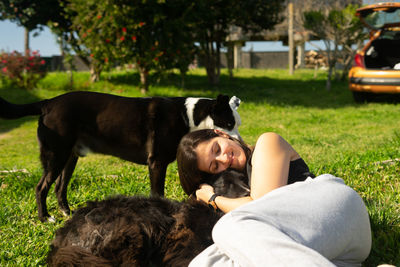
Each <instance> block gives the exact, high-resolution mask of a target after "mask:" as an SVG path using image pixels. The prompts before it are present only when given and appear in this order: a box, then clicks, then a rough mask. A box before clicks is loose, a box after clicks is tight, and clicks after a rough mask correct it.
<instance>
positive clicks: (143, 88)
mask: <svg viewBox="0 0 400 267" xmlns="http://www.w3.org/2000/svg"><path fill="white" fill-rule="evenodd" d="M138 69H139V75H140V85H139V89H140V92H141V93H142V94H146V93H147V92H148V91H149V79H148V77H149V71H148V70H147V69H146V68H144V67H139V68H138Z"/></svg>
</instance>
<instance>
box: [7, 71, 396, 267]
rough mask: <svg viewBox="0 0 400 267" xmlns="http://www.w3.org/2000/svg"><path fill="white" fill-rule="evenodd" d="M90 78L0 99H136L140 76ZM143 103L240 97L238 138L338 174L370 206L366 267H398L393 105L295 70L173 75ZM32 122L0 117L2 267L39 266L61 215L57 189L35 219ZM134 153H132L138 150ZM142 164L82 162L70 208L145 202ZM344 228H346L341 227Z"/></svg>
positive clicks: (52, 81)
mask: <svg viewBox="0 0 400 267" xmlns="http://www.w3.org/2000/svg"><path fill="white" fill-rule="evenodd" d="M88 75H89V74H88V73H75V74H74V85H73V86H72V88H71V86H70V83H69V81H70V77H69V76H68V74H66V73H50V74H48V76H47V77H46V78H45V79H44V80H42V81H41V82H40V83H39V86H38V89H35V90H32V91H25V90H21V89H16V88H12V87H8V86H6V85H4V84H3V85H2V84H1V83H0V96H1V97H3V98H5V99H7V100H9V101H12V102H15V103H28V102H32V101H37V100H40V99H44V98H50V97H53V96H57V95H60V94H63V93H65V92H67V91H71V90H89V91H98V92H106V93H111V94H118V95H122V96H135V97H141V96H143V95H141V94H140V92H139V90H138V80H139V78H138V74H137V73H135V72H125V71H123V72H122V71H121V72H117V71H115V72H112V73H106V74H104V75H103V76H102V79H103V81H101V82H99V83H97V84H90V83H89V82H88V77H89V76H88ZM152 78H153V79H154V85H153V86H152V87H151V88H150V91H149V93H148V95H147V96H202V97H216V96H217V95H218V94H220V93H221V94H227V95H230V96H231V95H236V96H238V97H239V98H240V99H241V100H242V104H241V106H240V107H239V113H240V115H241V119H242V125H241V126H240V128H239V131H240V133H241V135H242V137H243V139H244V140H245V141H247V142H248V143H251V144H254V143H255V141H256V140H257V137H258V136H259V135H260V134H261V133H263V132H266V131H274V132H277V133H279V134H280V135H282V136H283V137H284V138H285V139H286V140H288V142H289V143H291V144H292V145H293V146H294V148H295V149H296V150H297V151H298V152H299V153H300V155H302V157H303V158H304V159H305V161H306V162H307V163H308V164H309V166H310V168H311V170H312V171H313V172H314V173H315V174H317V175H319V174H323V173H331V174H333V175H336V176H339V177H342V178H343V179H344V180H345V182H346V183H347V184H348V185H350V186H351V187H353V188H354V189H355V190H356V191H357V192H358V193H359V194H360V195H361V197H362V198H363V199H364V201H365V202H366V204H367V207H368V211H369V214H370V218H371V226H372V231H373V233H372V234H373V247H372V251H371V254H370V256H369V258H368V259H367V261H366V262H365V263H364V265H365V266H377V265H378V264H382V263H389V264H393V265H397V266H400V123H399V118H400V106H399V104H396V103H390V102H388V101H387V102H374V103H364V104H356V103H354V102H353V99H352V96H351V93H350V92H349V91H348V89H347V83H346V82H335V83H333V88H332V90H331V91H326V90H325V78H326V74H325V72H323V71H320V72H318V73H317V76H316V77H315V78H314V71H312V70H298V71H296V72H295V75H293V76H289V75H288V71H287V70H245V69H244V70H238V71H235V73H234V78H229V77H228V75H227V72H226V71H225V70H223V72H222V76H221V82H220V85H219V86H217V87H210V86H209V85H208V83H207V77H206V75H205V71H204V70H202V69H199V70H193V71H191V72H190V73H189V74H188V75H187V77H186V80H185V89H181V88H180V84H181V80H180V78H179V75H178V74H174V73H170V74H168V75H164V76H162V77H152ZM37 119H38V118H37V117H35V116H33V117H26V118H22V119H18V120H10V121H8V120H1V119H0V265H1V266H8V265H9V266H38V265H45V259H46V254H47V251H48V248H49V244H50V242H51V240H52V239H53V237H54V232H55V230H56V229H57V228H59V227H60V226H62V224H63V223H64V222H65V220H66V218H65V217H63V216H62V215H61V213H60V212H59V211H58V208H57V203H56V202H57V201H56V199H55V195H54V193H53V188H52V189H51V191H50V192H49V197H48V201H47V203H48V207H49V211H50V213H51V214H52V215H54V216H55V217H56V219H57V222H56V223H55V224H45V223H41V222H40V221H39V220H38V219H37V210H36V203H35V193H34V188H35V186H36V184H37V182H38V181H39V179H40V177H41V172H42V170H41V165H40V161H39V149H38V144H37V140H36V126H37ZM132 153H135V152H134V151H133V152H132ZM149 190H150V189H149V179H148V172H147V168H146V166H141V165H137V164H133V163H129V162H126V161H122V160H120V159H118V158H114V157H110V156H104V155H89V156H87V157H86V158H81V159H80V160H79V162H78V165H77V168H76V170H75V172H74V175H73V178H72V181H71V183H70V186H69V191H68V199H69V202H70V205H71V207H72V208H73V209H76V208H78V207H79V206H81V205H84V203H85V202H86V201H88V200H95V199H99V200H100V199H104V198H106V197H108V196H111V195H115V194H124V195H138V194H140V195H147V194H148V193H149ZM166 197H168V198H172V199H179V200H183V199H184V198H185V195H184V193H183V191H182V189H181V187H180V184H179V178H178V174H177V166H176V163H175V162H174V163H172V164H170V166H169V168H168V172H167V181H166ZM344 227H345V226H344Z"/></svg>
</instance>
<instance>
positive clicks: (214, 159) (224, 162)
mask: <svg viewBox="0 0 400 267" xmlns="http://www.w3.org/2000/svg"><path fill="white" fill-rule="evenodd" d="M195 151H196V154H197V166H198V168H199V170H200V171H203V172H207V173H213V174H214V173H220V172H222V171H224V170H226V169H228V168H232V169H235V170H239V171H241V170H244V168H245V166H246V154H245V152H244V150H243V148H242V147H241V146H240V145H239V144H238V143H236V142H235V141H233V140H231V139H228V138H226V137H223V136H218V137H214V138H212V139H210V140H208V141H205V142H202V143H200V144H198V146H197V148H196V149H195Z"/></svg>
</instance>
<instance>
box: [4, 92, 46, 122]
mask: <svg viewBox="0 0 400 267" xmlns="http://www.w3.org/2000/svg"><path fill="white" fill-rule="evenodd" d="M46 102H47V100H44V101H39V102H35V103H31V104H22V105H19V104H12V103H10V102H8V101H6V100H4V99H3V98H1V97H0V118H3V119H18V118H21V117H25V116H29V115H40V114H42V107H43V105H44V103H46Z"/></svg>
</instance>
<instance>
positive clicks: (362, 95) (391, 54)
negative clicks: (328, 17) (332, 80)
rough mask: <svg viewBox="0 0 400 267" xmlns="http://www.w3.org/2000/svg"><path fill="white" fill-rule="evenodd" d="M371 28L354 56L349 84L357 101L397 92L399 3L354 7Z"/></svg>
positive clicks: (399, 74)
mask: <svg viewBox="0 0 400 267" xmlns="http://www.w3.org/2000/svg"><path fill="white" fill-rule="evenodd" d="M356 15H357V16H358V17H359V18H360V20H361V21H362V22H363V23H364V24H365V25H367V27H368V28H369V29H370V31H371V32H370V40H369V42H368V43H367V44H366V45H365V46H364V48H363V49H362V50H361V51H358V52H357V54H356V56H355V58H354V65H353V67H352V68H351V69H350V72H349V88H350V90H351V91H352V92H353V96H354V100H355V101H356V102H363V101H367V100H369V99H371V97H373V96H374V95H377V94H400V3H394V2H391V3H378V4H373V5H368V6H366V7H362V8H359V9H357V12H356Z"/></svg>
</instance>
